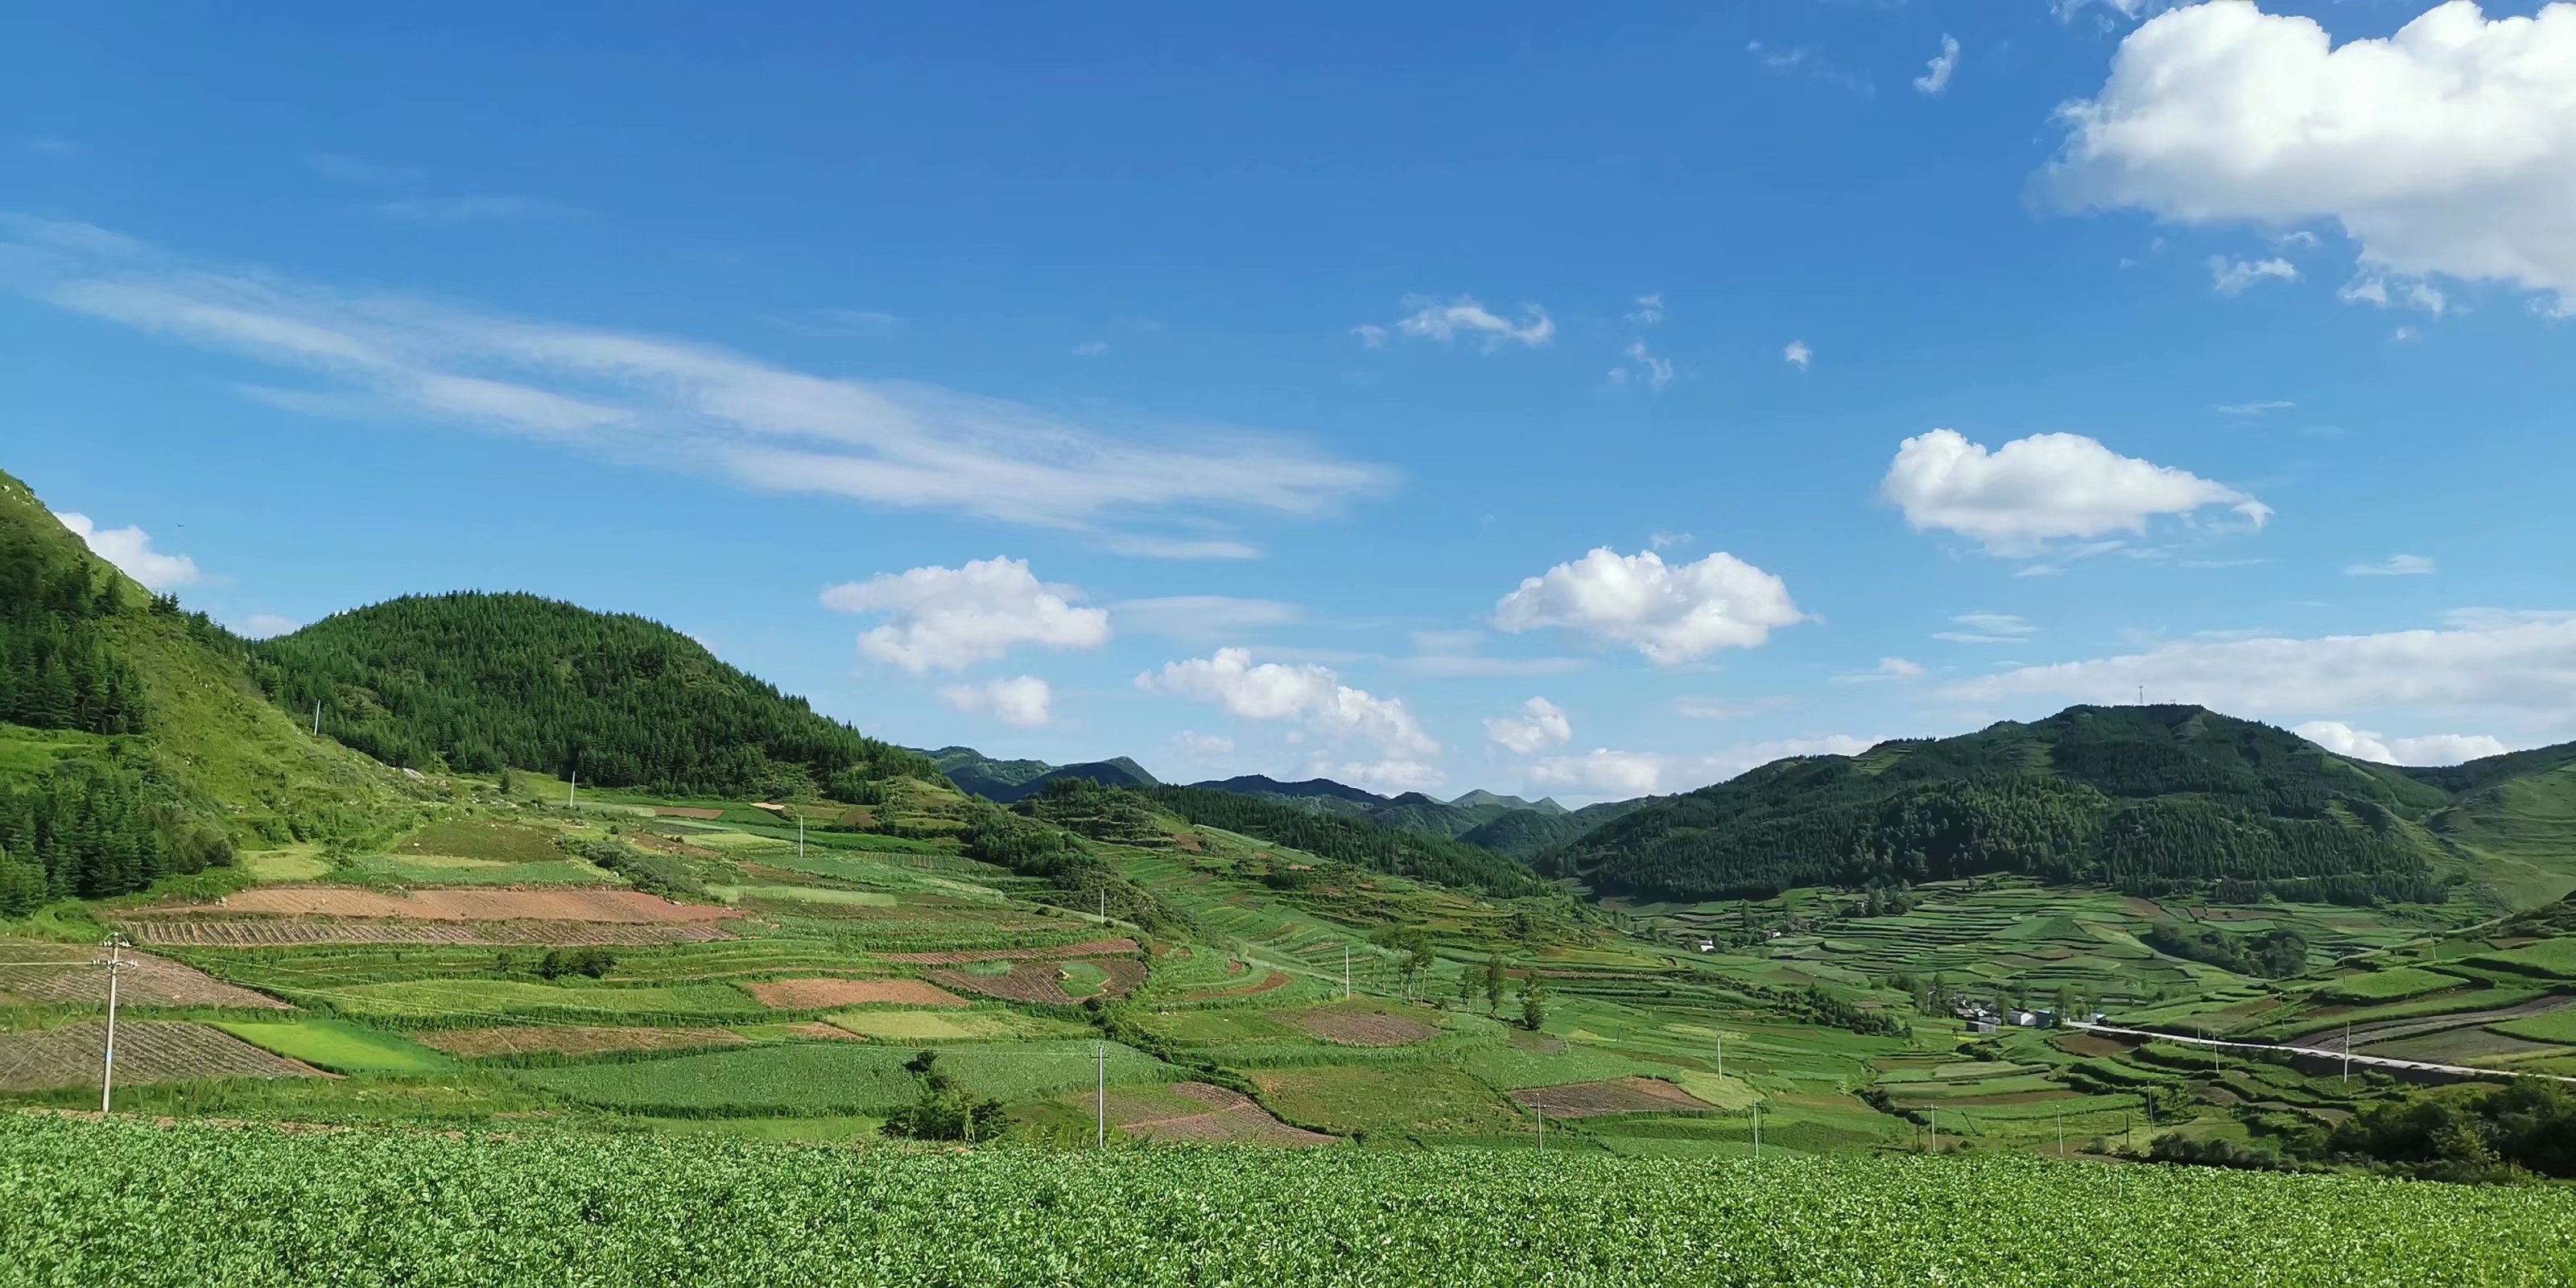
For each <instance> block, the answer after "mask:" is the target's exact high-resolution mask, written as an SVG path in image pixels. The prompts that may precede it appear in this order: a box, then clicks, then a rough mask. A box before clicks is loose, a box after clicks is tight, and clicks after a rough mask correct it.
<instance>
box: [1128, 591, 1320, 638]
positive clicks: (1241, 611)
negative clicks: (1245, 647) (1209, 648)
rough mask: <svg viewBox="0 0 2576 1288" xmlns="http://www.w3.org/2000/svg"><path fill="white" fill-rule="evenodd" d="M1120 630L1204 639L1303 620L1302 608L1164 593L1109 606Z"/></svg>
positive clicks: (1270, 601)
mask: <svg viewBox="0 0 2576 1288" xmlns="http://www.w3.org/2000/svg"><path fill="white" fill-rule="evenodd" d="M1109 612H1110V615H1111V617H1112V618H1113V619H1114V620H1115V621H1116V622H1117V624H1118V626H1119V628H1120V629H1122V630H1130V631H1135V632H1138V633H1140V634H1144V635H1160V636H1162V637H1164V638H1165V639H1176V640H1186V641H1189V642H1192V643H1205V642H1208V641H1211V640H1217V639H1222V638H1224V637H1227V636H1231V635H1241V634H1243V633H1244V632H1246V631H1249V630H1253V629H1256V628H1258V627H1263V626H1284V625H1287V624H1288V623H1291V622H1296V621H1300V620H1303V619H1304V617H1305V615H1306V613H1305V610H1304V609H1302V608H1299V607H1298V606H1297V605H1295V604H1288V603H1282V602H1280V601H1279V600H1276V599H1238V598H1235V597H1234V596H1232V595H1166V596H1163V597H1161V598H1158V599H1129V600H1124V601H1121V602H1119V603H1115V604H1111V605H1110V606H1109Z"/></svg>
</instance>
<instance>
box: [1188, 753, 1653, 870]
mask: <svg viewBox="0 0 2576 1288" xmlns="http://www.w3.org/2000/svg"><path fill="white" fill-rule="evenodd" d="M1190 785H1191V786H1192V787H1195V788H1204V789H1206V790H1210V791H1220V792H1230V793H1232V794H1234V795H1237V796H1250V797H1254V798H1257V799H1260V800H1266V801H1271V802H1274V803H1277V804H1281V805H1287V806H1291V807H1294V808H1297V809H1302V810H1306V811H1309V812H1311V813H1320V814H1331V815H1337V816H1341V817H1346V818H1358V819H1364V820H1366V821H1368V822H1370V823H1374V824H1376V825H1377V826H1379V827H1383V828H1392V829H1394V830H1397V831H1402V832H1416V833H1420V834H1422V835H1425V836H1438V837H1447V838H1449V839H1451V840H1456V841H1464V842H1466V843H1467V844H1469V845H1471V846H1474V847H1476V848H1478V849H1483V850H1492V851H1495V852H1496V853H1500V854H1508V855H1511V856H1512V857H1514V858H1520V859H1526V858H1530V857H1532V856H1534V855H1536V854H1538V853H1539V852H1541V851H1543V850H1546V849H1548V848H1549V847H1551V846H1556V845H1562V844H1564V843H1566V842H1568V841H1571V840H1573V839H1574V838H1576V837H1578V836H1581V835H1583V834H1584V833H1585V832H1588V831H1590V830H1592V829H1593V828H1595V827H1598V826H1600V825H1601V824H1603V823H1607V822H1609V821H1610V820H1611V819H1614V818H1617V817H1619V816H1620V815H1622V814H1625V813H1627V812H1628V811H1629V810H1630V809H1632V808H1634V807H1635V806H1636V805H1637V804H1638V803H1639V802H1637V801H1605V802H1603V803H1601V804H1598V805H1587V806H1585V807H1583V808H1582V809H1579V810H1568V809H1566V808H1565V807H1564V806H1562V805H1559V804H1557V803H1556V802H1555V801H1552V800H1542V801H1538V802H1536V803H1532V802H1530V801H1525V800H1522V799H1521V798H1519V797H1517V796H1500V795H1496V794H1495V793H1492V792H1486V791H1471V792H1468V793H1466V794H1464V795H1462V796H1460V797H1458V798H1457V799H1455V800H1449V801H1441V800H1435V799H1433V798H1432V797H1430V796H1427V795H1425V794H1423V793H1421V792H1406V793H1405V794H1403V795H1401V796H1380V795H1378V794H1377V793H1375V792H1369V791H1363V790H1361V789H1359V788H1357V787H1351V786H1348V785H1346V784H1342V783H1337V782H1334V781H1333V780H1331V779H1329V778H1309V779H1305V780H1303V781H1301V782H1293V783H1287V782H1281V781H1279V780H1277V779H1275V778H1268V777H1265V776H1263V775H1260V774H1246V775H1243V776H1242V777H1239V778H1226V779H1220V780H1217V781H1214V782H1204V783H1192V784H1190Z"/></svg>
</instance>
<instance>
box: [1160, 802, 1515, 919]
mask: <svg viewBox="0 0 2576 1288" xmlns="http://www.w3.org/2000/svg"><path fill="white" fill-rule="evenodd" d="M1124 790H1129V791H1133V792H1134V793H1135V794H1136V795H1138V796H1141V797H1143V798H1144V799H1145V800H1147V801H1150V802H1152V803H1153V804H1154V805H1156V806H1158V807H1160V808H1162V809H1165V810H1169V811H1170V812H1172V813H1174V814H1178V815H1180V816H1181V817H1182V818H1184V819H1187V820H1189V821H1190V822H1192V823H1197V824H1204V825H1206V826H1208V827H1219V828H1224V829H1225V830H1226V831H1229V832H1241V833H1243V834H1244V835H1246V836H1257V837H1259V838H1261V839H1262V840H1265V841H1268V842H1270V843H1272V844H1274V845H1284V846H1287V847H1289V848H1290V849H1296V850H1304V851H1305V852H1307V853H1308V854H1312V855H1315V856H1317V857H1318V858H1325V859H1334V860H1338V861H1340V862H1343V863H1348V864H1350V865H1352V866H1354V867H1360V868H1366V869H1369V870H1370V871H1373V872H1385V873H1390V874H1392V875H1395V876H1400V877H1409V878H1412V879H1414V880H1417V881H1428V882H1434V883H1437V884H1440V885H1445V886H1453V887H1456V888H1459V889H1462V890H1475V891H1479V892H1482V893H1484V894H1488V895H1493V896H1496V897H1499V898H1505V899H1511V898H1521V897H1526V896H1530V895H1543V894H1550V893H1553V892H1554V890H1555V887H1553V886H1551V885H1550V884H1549V883H1548V882H1547V881H1545V880H1544V879H1542V878H1541V877H1540V876H1539V875H1538V874H1537V873H1535V872H1533V871H1531V870H1530V868H1529V866H1528V865H1527V864H1524V863H1522V862H1521V861H1520V860H1518V859H1514V858H1511V857H1509V856H1506V855H1501V854H1496V853H1495V852H1493V851H1492V850H1487V849H1482V848H1479V847H1477V846H1473V845H1469V844H1467V843H1466V842H1464V841H1455V840H1451V839H1449V838H1447V837H1439V836H1428V835H1425V834H1423V833H1420V832H1406V831H1399V830H1396V829H1394V828H1386V827H1380V826H1378V825H1377V824H1375V823H1371V822H1368V821H1367V820H1365V819H1358V818H1352V817H1349V816H1346V815H1337V814H1319V813H1315V812H1314V811H1311V810H1307V809H1303V808H1300V807H1298V806H1295V805H1289V804H1283V803H1280V802H1277V801H1270V800H1264V799H1262V798H1260V797H1257V796H1244V795H1240V794H1237V793H1234V792H1221V791H1215V790H1212V789H1209V788H1204V787H1138V788H1129V789H1124Z"/></svg>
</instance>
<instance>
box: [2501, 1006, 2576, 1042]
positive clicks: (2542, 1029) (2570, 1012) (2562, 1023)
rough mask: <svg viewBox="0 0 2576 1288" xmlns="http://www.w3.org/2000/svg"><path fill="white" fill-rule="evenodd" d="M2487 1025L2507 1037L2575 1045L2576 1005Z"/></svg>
mask: <svg viewBox="0 0 2576 1288" xmlns="http://www.w3.org/2000/svg"><path fill="white" fill-rule="evenodd" d="M2488 1027H2490V1028H2492V1029H2494V1030H2495V1031H2496V1032H2498V1033H2502V1034H2505V1035H2506V1036H2508V1037H2517V1038H2527V1039H2529V1040H2531V1041H2533V1042H2554V1043H2557V1044H2559V1045H2562V1046H2576V1007H2571V1008H2569V1009H2567V1010H2563V1011H2552V1012H2550V1013H2548V1014H2546V1015H2534V1016H2531V1017H2529V1018H2526V1019H2519V1020H2506V1021H2504V1022H2503V1023H2500V1024H2493V1025H2489V1026H2488Z"/></svg>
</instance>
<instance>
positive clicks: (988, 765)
mask: <svg viewBox="0 0 2576 1288" xmlns="http://www.w3.org/2000/svg"><path fill="white" fill-rule="evenodd" d="M921 754H922V755H925V756H928V757H929V758H930V760H931V762H932V763H934V764H936V765H938V766H939V768H940V771H941V772H943V773H945V774H947V775H948V781H950V782H952V783H955V784H957V787H958V790H960V791H964V792H968V793H971V794H973V795H976V796H981V797H983V798H984V799H986V800H990V801H998V802H1000V803H1002V804H1004V805H1011V804H1016V803H1018V802H1020V801H1022V800H1025V799H1027V798H1028V797H1031V796H1034V795H1036V794H1037V793H1039V792H1041V791H1044V790H1046V786H1047V784H1049V783H1053V782H1061V781H1063V780H1065V779H1074V778H1078V779H1081V780H1083V781H1085V782H1093V783H1098V784H1100V785H1101V786H1103V787H1159V786H1161V785H1162V783H1161V781H1160V780H1159V779H1156V778H1155V777H1154V776H1153V775H1152V774H1150V773H1148V772H1146V770H1145V767H1144V766H1143V765H1140V764H1137V763H1136V762H1135V761H1133V760H1130V759H1128V758H1127V757H1125V756H1112V757H1110V758H1109V759H1107V760H1089V761H1084V762H1082V763H1081V764H1076V765H1050V764H1048V763H1047V762H1045V761H1043V760H995V759H993V758H991V757H989V756H986V755H985V754H984V753H982V752H980V751H977V750H975V749H974V748H972V747H962V746H959V747H942V748H940V749H939V750H937V751H926V752H923V753H921Z"/></svg>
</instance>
